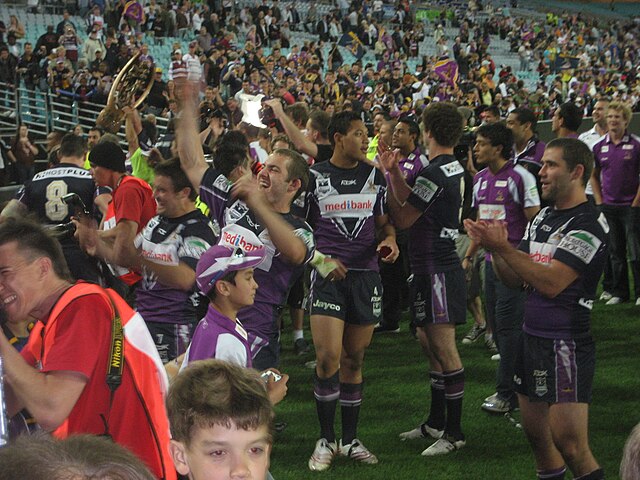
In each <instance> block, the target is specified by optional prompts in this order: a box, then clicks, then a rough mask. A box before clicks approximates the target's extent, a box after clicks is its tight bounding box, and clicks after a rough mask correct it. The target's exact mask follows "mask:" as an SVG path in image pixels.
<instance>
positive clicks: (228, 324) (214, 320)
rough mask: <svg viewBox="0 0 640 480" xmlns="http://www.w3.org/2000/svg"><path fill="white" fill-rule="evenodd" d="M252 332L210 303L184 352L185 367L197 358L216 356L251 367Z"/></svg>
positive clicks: (183, 365)
mask: <svg viewBox="0 0 640 480" xmlns="http://www.w3.org/2000/svg"><path fill="white" fill-rule="evenodd" d="M249 345H250V340H249V334H248V333H247V331H246V330H245V329H244V327H243V326H242V324H241V323H240V322H239V321H233V320H231V319H230V318H228V317H225V316H224V315H223V314H221V313H220V312H218V311H217V310H216V309H215V308H213V307H212V306H211V305H209V309H208V310H207V314H206V316H205V317H204V318H203V319H202V320H200V323H198V326H197V327H196V330H195V332H194V333H193V340H191V345H189V349H188V350H187V353H186V354H185V357H184V361H183V363H182V368H184V367H185V366H187V365H188V364H189V363H192V362H195V361H197V360H207V359H209V358H215V359H218V360H224V361H226V362H230V363H233V364H234V365H238V366H240V367H245V368H251V367H252V365H253V364H252V361H251V358H252V354H251V349H250V347H249Z"/></svg>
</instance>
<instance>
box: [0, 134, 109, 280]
mask: <svg viewBox="0 0 640 480" xmlns="http://www.w3.org/2000/svg"><path fill="white" fill-rule="evenodd" d="M85 151H86V145H85V143H84V140H83V139H82V138H81V137H78V136H77V135H74V134H72V133H68V134H66V135H65V136H64V137H63V138H62V142H61V143H60V148H59V150H58V159H59V163H58V164H57V165H56V166H55V167H53V168H51V169H49V170H45V171H43V172H40V173H38V174H36V175H35V176H34V177H33V180H32V181H31V182H29V183H28V184H26V185H25V186H23V187H22V188H21V189H20V190H19V191H18V194H17V196H16V198H14V199H13V200H11V201H10V202H9V204H8V205H7V206H6V207H5V209H4V210H2V212H1V213H0V221H4V220H5V219H7V218H8V217H13V218H20V217H24V216H25V215H26V214H28V213H33V214H35V216H36V217H37V218H38V221H39V222H40V223H42V224H43V225H49V226H53V225H58V224H67V223H69V222H70V221H71V217H72V216H74V215H77V213H78V212H76V211H75V210H74V208H73V206H71V205H67V204H66V203H65V202H64V201H63V199H62V197H63V196H64V195H66V194H68V193H76V194H78V196H79V197H80V200H82V202H83V203H84V205H85V206H86V208H87V210H88V211H92V209H93V204H94V198H93V196H94V193H95V191H96V186H95V183H94V182H93V179H92V178H91V174H90V173H89V171H87V170H85V169H84V168H83V165H84V157H85ZM101 197H102V195H99V196H98V197H97V198H96V200H97V199H99V198H101ZM59 241H60V244H61V245H62V251H63V253H64V257H65V260H66V261H67V265H69V270H71V275H73V277H74V278H75V279H82V280H86V281H89V282H96V283H97V282H98V279H99V274H98V270H97V268H96V265H95V262H94V261H93V260H92V259H90V258H89V257H88V256H87V255H86V254H85V253H84V252H82V250H81V249H80V247H79V246H78V244H77V242H76V241H75V240H73V238H72V235H71V234H69V235H65V236H62V237H60V238H59Z"/></svg>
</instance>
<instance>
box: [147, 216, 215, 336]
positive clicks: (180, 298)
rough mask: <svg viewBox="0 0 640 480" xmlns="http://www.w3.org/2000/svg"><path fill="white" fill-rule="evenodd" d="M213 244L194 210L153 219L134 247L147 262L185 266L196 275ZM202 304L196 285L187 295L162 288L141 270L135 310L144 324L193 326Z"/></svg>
mask: <svg viewBox="0 0 640 480" xmlns="http://www.w3.org/2000/svg"><path fill="white" fill-rule="evenodd" d="M215 241H216V236H215V234H214V233H213V226H212V225H211V222H210V221H209V219H208V218H207V217H205V216H204V215H203V214H202V212H200V210H194V211H192V212H190V213H187V214H186V215H183V216H181V217H177V218H166V217H163V216H161V215H156V216H155V217H153V218H152V219H151V220H150V221H149V223H147V225H146V226H145V227H144V228H143V229H142V231H141V232H140V233H139V234H138V236H137V237H136V239H135V241H134V244H135V246H136V247H137V248H140V249H141V254H142V256H143V257H144V258H146V259H147V260H150V261H152V262H155V263H158V264H160V265H168V266H178V264H179V263H180V262H184V263H186V264H187V265H188V266H189V267H190V268H192V269H193V270H194V271H195V269H196V265H197V263H198V260H199V259H200V257H201V256H202V254H203V253H204V252H206V251H207V250H208V249H209V247H211V245H214V244H215ZM202 302H205V303H206V302H207V300H206V298H205V297H203V296H202V295H200V294H199V293H198V291H197V288H196V286H195V284H194V286H193V288H192V289H191V290H189V291H184V290H180V289H177V288H174V287H170V286H167V285H163V284H162V283H160V282H159V281H158V279H157V277H156V275H155V274H154V273H153V272H151V271H149V270H147V269H146V268H143V271H142V281H141V282H140V284H139V285H138V288H137V290H136V308H137V309H138V312H139V313H140V315H142V318H144V319H145V321H147V322H159V323H177V324H181V325H187V324H195V322H196V321H197V320H198V318H199V316H198V310H199V306H200V305H201V303H202ZM200 314H201V312H200Z"/></svg>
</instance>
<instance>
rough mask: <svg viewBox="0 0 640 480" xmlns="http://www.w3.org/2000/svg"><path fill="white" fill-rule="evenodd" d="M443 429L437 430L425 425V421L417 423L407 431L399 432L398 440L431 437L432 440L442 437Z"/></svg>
mask: <svg viewBox="0 0 640 480" xmlns="http://www.w3.org/2000/svg"><path fill="white" fill-rule="evenodd" d="M443 433H444V430H437V429H435V428H433V427H430V426H429V425H427V423H426V422H425V423H422V424H420V425H418V426H417V427H416V428H414V429H413V430H409V431H408V432H402V433H401V434H400V440H402V441H403V442H404V441H405V440H414V439H416V438H433V439H434V440H438V439H439V438H441V437H442V434H443Z"/></svg>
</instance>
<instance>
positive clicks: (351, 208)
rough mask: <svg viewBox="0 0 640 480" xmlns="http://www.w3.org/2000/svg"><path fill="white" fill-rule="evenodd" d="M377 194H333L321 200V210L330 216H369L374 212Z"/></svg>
mask: <svg viewBox="0 0 640 480" xmlns="http://www.w3.org/2000/svg"><path fill="white" fill-rule="evenodd" d="M375 200H376V196H375V195H368V194H354V195H332V196H330V197H328V198H324V199H322V200H321V201H320V211H321V213H322V214H323V215H327V216H329V217H332V216H335V217H340V216H349V217H354V216H356V217H359V216H363V215H364V216H368V215H371V213H372V212H373V206H374V205H375Z"/></svg>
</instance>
